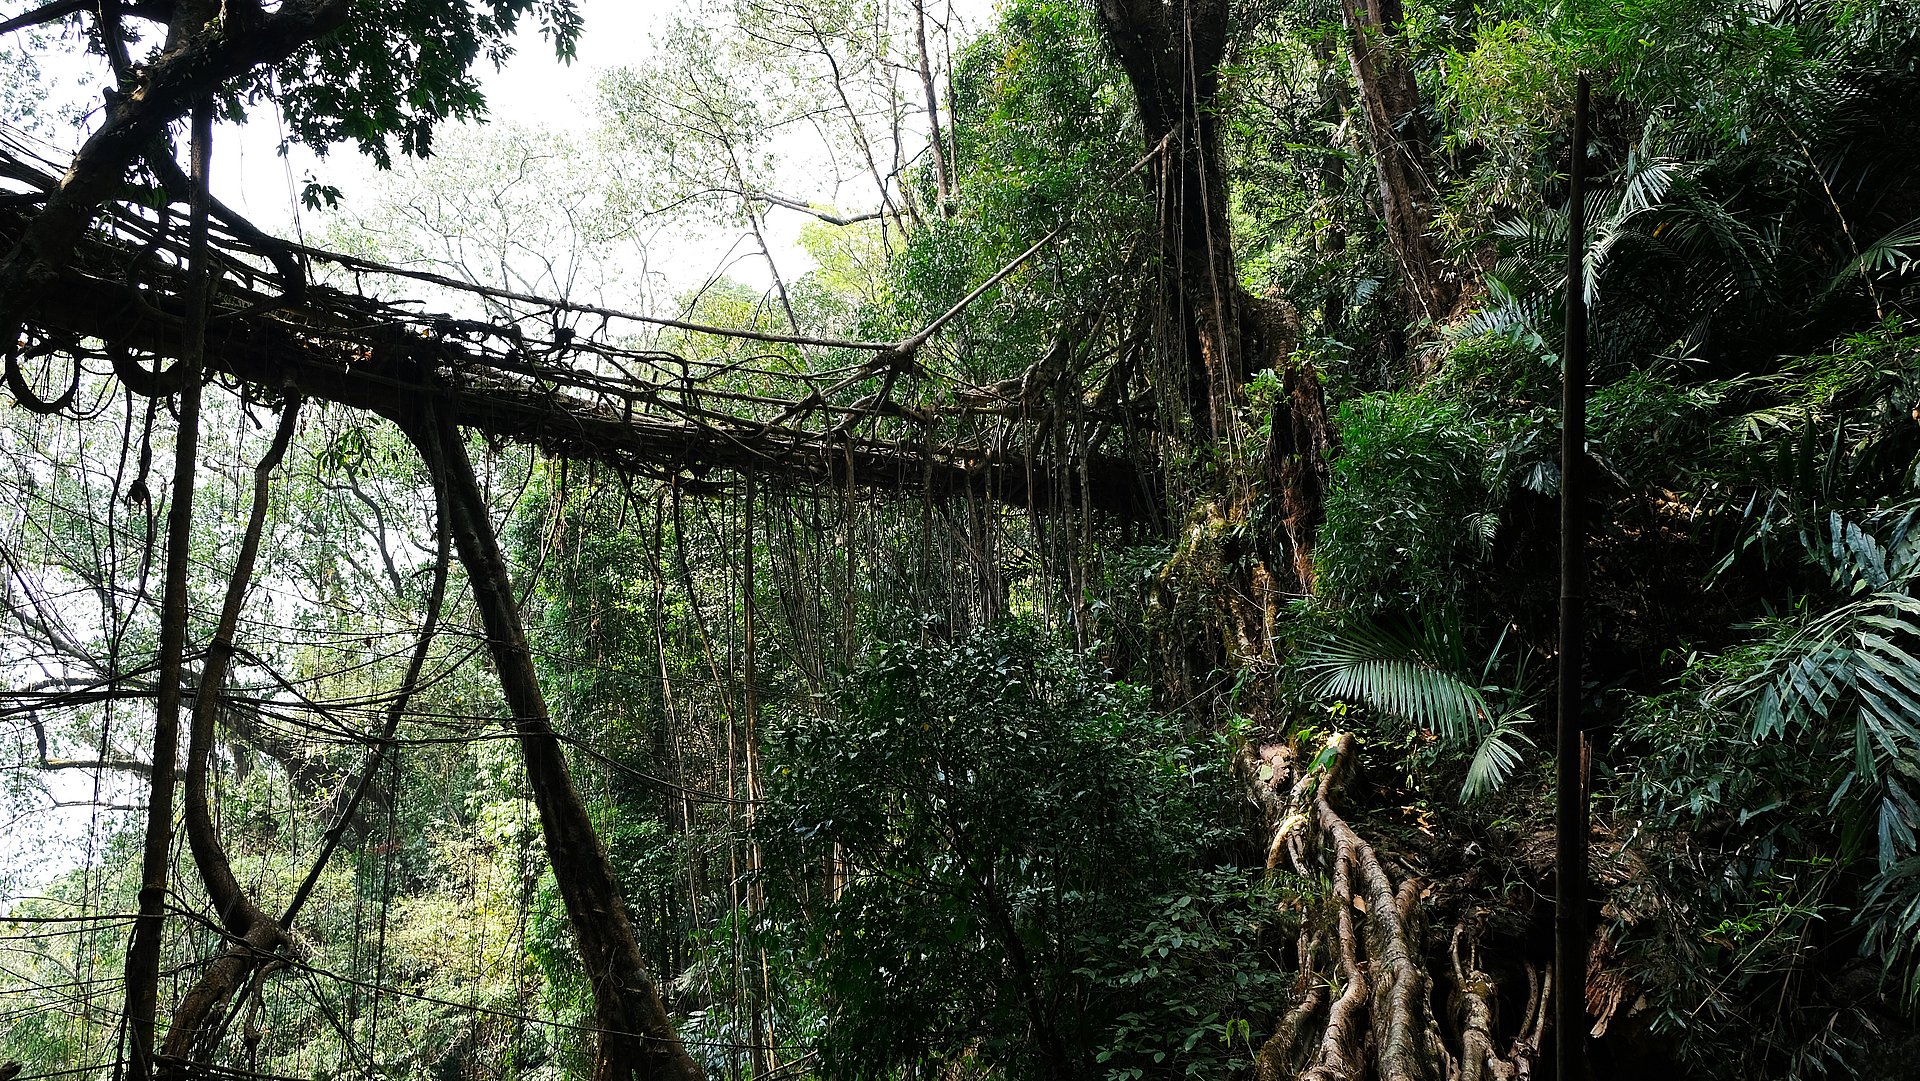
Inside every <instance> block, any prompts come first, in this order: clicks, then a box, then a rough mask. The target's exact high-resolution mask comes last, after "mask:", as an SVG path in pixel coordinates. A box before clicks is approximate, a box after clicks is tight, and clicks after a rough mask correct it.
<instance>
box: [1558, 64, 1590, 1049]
mask: <svg viewBox="0 0 1920 1081" xmlns="http://www.w3.org/2000/svg"><path fill="white" fill-rule="evenodd" d="M1586 173H1587V77H1586V76H1585V75H1581V76H1580V81H1579V88H1578V90H1577V91H1575V101H1574V107H1573V163H1572V165H1571V166H1570V167H1569V168H1568V170H1567V328H1566V341H1565V343H1564V346H1563V348H1562V349H1561V354H1560V361H1561V368H1560V373H1561V385H1560V673H1559V683H1560V686H1559V699H1560V727H1559V731H1558V732H1557V734H1556V735H1557V738H1556V739H1555V741H1554V747H1555V754H1556V755H1557V756H1558V760H1557V762H1556V764H1555V765H1556V768H1555V785H1554V816H1553V826H1554V830H1553V832H1554V861H1553V865H1554V878H1555V881H1556V885H1555V890H1554V915H1553V969H1554V978H1553V989H1554V1007H1553V1026H1554V1056H1553V1057H1554V1065H1555V1071H1554V1073H1555V1076H1556V1077H1557V1078H1558V1079H1559V1081H1586V1058H1587V1056H1586V1044H1587V1009H1586V1007H1587V1001H1586V1000H1587V935H1586V923H1587V920H1586V909H1587V828H1588V827H1587V789H1586V784H1585V780H1586V778H1585V776H1584V773H1585V770H1584V769H1583V768H1582V767H1583V766H1584V765H1585V763H1584V758H1585V755H1584V754H1583V753H1582V752H1583V750H1584V746H1583V744H1584V741H1583V739H1582V738H1581V723H1580V662H1581V656H1580V654H1581V646H1582V644H1583V640H1584V636H1585V618H1584V617H1585V612H1584V611H1583V609H1584V607H1585V601H1586V555H1587V543H1586V541H1587V534H1586V513H1585V511H1586V499H1587V493H1586V487H1587V486H1586V482H1585V481H1584V479H1583V477H1584V475H1585V473H1586V469H1585V466H1584V459H1585V458H1586V453H1587V449H1586V445H1587V280H1586V255H1587V251H1586V248H1587V245H1586V232H1587V230H1586V196H1587V190H1586V189H1587V176H1586Z"/></svg>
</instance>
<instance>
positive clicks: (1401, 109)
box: [1341, 0, 1460, 324]
mask: <svg viewBox="0 0 1920 1081" xmlns="http://www.w3.org/2000/svg"><path fill="white" fill-rule="evenodd" d="M1341 14H1342V19H1343V21H1344V23H1345V25H1346V29H1347V60H1348V62H1349V63H1350V64H1351V65H1352V67H1353V82H1354V86H1355V88H1356V89H1357V90H1358V91H1359V98H1360V102H1359V104H1360V113H1361V119H1362V120H1363V121H1364V122H1365V124H1366V130H1367V137H1368V139H1369V141H1370V142H1371V143H1372V144H1373V167H1374V176H1375V179H1376V180H1377V182H1378V185H1379V193H1380V214H1381V218H1382V219H1383V220H1384V222H1385V223H1386V227H1387V244H1388V246H1389V247H1390V248H1391V249H1392V251H1393V257H1394V261H1395V262H1396V263H1398V264H1399V266H1400V279H1401V284H1402V286H1403V287H1404V288H1405V290H1406V295H1407V306H1408V314H1409V315H1410V316H1411V318H1412V320H1413V321H1414V322H1415V323H1427V324H1434V323H1439V322H1441V321H1444V320H1445V319H1446V318H1447V317H1448V316H1449V315H1450V314H1452V311H1453V307H1454V303H1455V301H1456V300H1458V299H1459V296H1460V285H1459V281H1458V278H1457V276H1456V275H1455V274H1454V272H1453V270H1452V268H1451V267H1449V266H1448V265H1447V262H1446V259H1445V258H1444V257H1443V256H1442V254H1441V252H1440V251H1439V248H1438V246H1437V245H1436V244H1435V243H1434V238H1433V235H1432V228H1433V211H1434V208H1435V206H1436V205H1437V204H1438V203H1439V195H1438V193H1437V192H1436V191H1435V190H1434V185H1433V179H1432V175H1431V173H1432V170H1431V166H1430V162H1429V160H1428V159H1429V154H1428V150H1427V128H1426V124H1425V122H1424V120H1423V118H1422V115H1421V103H1420V87H1419V85H1418V84H1417V83H1416V82H1415V81H1414V77H1413V69H1412V67H1410V66H1409V65H1408V63H1407V58H1406V55H1405V50H1404V40H1403V34H1402V30H1401V24H1402V22H1403V21H1404V17H1403V13H1402V11H1401V4H1400V0H1341Z"/></svg>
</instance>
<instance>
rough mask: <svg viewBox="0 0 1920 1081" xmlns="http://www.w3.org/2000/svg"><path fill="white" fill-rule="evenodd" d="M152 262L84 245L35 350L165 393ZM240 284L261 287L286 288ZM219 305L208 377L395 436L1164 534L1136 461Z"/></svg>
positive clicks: (414, 330)
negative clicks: (1052, 514) (917, 430)
mask: <svg viewBox="0 0 1920 1081" xmlns="http://www.w3.org/2000/svg"><path fill="white" fill-rule="evenodd" d="M23 224H24V223H23V219H22V217H21V215H20V212H19V211H18V210H16V209H6V208H0V245H4V244H6V243H7V242H10V241H11V240H12V239H13V238H14V237H17V236H18V235H19V233H20V231H21V229H22V228H23ZM138 261H139V253H138V252H136V251H135V250H133V249H131V248H130V247H128V246H127V245H126V244H125V243H124V242H110V241H104V240H99V239H90V240H88V241H85V242H83V243H82V244H81V246H80V248H79V251H78V252H77V257H76V259H75V260H74V269H69V270H66V271H63V272H62V274H61V278H60V283H59V287H58V288H54V289H48V290H45V291H44V292H41V293H40V294H39V295H37V296H35V297H33V298H32V302H31V304H30V305H29V306H28V307H27V308H26V309H25V310H24V311H23V312H22V313H21V316H22V318H23V321H24V323H25V325H26V326H27V327H28V328H29V330H30V332H32V333H36V334H39V335H43V336H46V337H48V338H50V339H52V340H55V341H64V342H67V343H70V345H71V347H72V348H73V349H75V350H78V349H79V348H80V343H82V342H84V341H88V340H98V341H103V342H106V343H109V346H110V349H111V350H113V351H118V352H119V353H120V354H121V356H120V357H118V358H116V363H115V368H116V370H117V371H118V372H119V373H120V374H121V375H122V378H123V379H125V380H127V381H128V382H129V383H130V384H133V383H139V382H142V381H146V380H151V381H155V382H153V383H150V385H149V386H148V387H147V388H145V390H143V388H142V387H140V386H135V388H134V389H136V390H143V392H153V391H160V392H164V391H165V387H164V386H163V385H160V384H161V382H163V381H164V376H160V375H158V374H156V373H154V372H153V371H152V370H151V369H150V368H149V367H148V365H147V363H142V362H138V361H133V360H131V359H130V358H129V357H128V356H127V354H129V353H131V352H138V353H143V354H147V355H149V356H150V357H154V358H177V357H180V356H184V355H186V354H187V352H188V348H189V343H188V335H187V333H186V328H185V324H184V322H183V321H182V320H180V319H179V318H177V317H176V316H174V315H171V314H169V313H168V312H167V311H166V310H165V309H166V308H168V307H170V306H171V303H170V300H169V298H168V293H170V292H172V293H174V295H178V294H177V292H176V291H174V290H172V289H167V290H164V291H163V290H154V289H145V288H140V287H136V286H131V285H127V284H123V283H121V282H120V281H118V280H115V279H118V278H121V277H124V276H125V273H126V268H127V267H128V266H129V265H131V264H133V263H136V262H138ZM242 266H243V268H244V269H245V270H247V271H248V272H249V273H250V276H252V277H253V278H254V279H255V280H256V281H259V282H262V283H272V282H274V281H275V280H276V278H275V276H274V275H271V274H265V273H260V272H257V271H253V269H252V268H251V267H244V265H242ZM153 277H155V278H156V280H157V275H155V276H153ZM163 284H167V285H172V284H174V283H171V282H165V283H163ZM219 303H220V308H219V309H218V310H216V311H215V313H214V315H213V317H212V319H211V320H210V322H209V327H208V333H207V340H206V351H205V362H204V363H205V369H206V371H207V372H209V373H211V374H215V375H223V376H226V377H229V378H232V379H236V380H239V381H242V382H245V383H250V384H254V385H256V386H259V387H262V388H265V389H267V390H269V391H271V392H275V393H284V392H292V393H298V394H300V395H303V396H305V397H309V398H314V399H318V400H322V401H330V402H335V403H338V404H341V405H346V406H350V407H353V408H358V409H365V410H367V411H368V412H371V413H375V414H378V415H380V416H383V417H386V418H388V419H389V420H393V421H395V422H396V423H403V422H404V421H405V420H406V414H407V411H408V410H409V409H410V408H412V406H413V405H414V404H416V403H418V402H420V401H423V400H425V399H426V398H427V397H429V396H432V397H434V398H435V399H436V400H437V406H436V408H437V409H438V410H439V411H440V412H441V413H442V414H443V415H445V416H447V417H449V418H451V419H452V420H453V421H454V423H456V424H458V425H460V426H462V427H465V428H470V429H472V430H474V431H476V432H479V433H481V434H483V435H485V436H486V437H487V438H489V439H490V440H494V441H504V442H516V443H524V444H529V445H533V446H537V447H539V448H541V449H543V450H545V451H547V452H548V453H551V454H554V455H557V456H560V457H564V458H568V459H571V460H575V461H591V462H600V463H604V464H606V465H609V466H612V467H614V468H616V469H619V470H622V471H625V472H632V473H640V474H647V475H654V476H662V477H671V476H678V475H683V474H684V475H690V476H694V477H700V476H704V475H706V474H709V473H713V472H722V473H726V472H732V473H745V472H749V471H750V472H753V473H754V474H755V475H756V476H758V477H760V478H762V479H763V481H765V482H767V483H770V484H775V485H786V486H791V487H818V486H832V487H834V488H838V489H844V488H847V487H858V488H864V489H869V490H875V491H894V492H903V493H905V492H911V493H915V494H920V493H925V494H927V495H931V496H934V497H948V496H959V497H977V498H984V499H989V500H995V501H998V502H1001V503H1004V504H1007V505H1009V506H1014V507H1030V508H1040V509H1045V508H1054V507H1069V506H1083V505H1084V506H1087V507H1089V508H1091V509H1093V510H1095V511H1098V512H1101V513H1104V514H1108V515H1111V516H1113V517H1116V518H1119V519H1124V520H1130V521H1137V522H1148V523H1158V522H1160V521H1161V519H1162V517H1163V516H1162V514H1161V511H1160V506H1161V495H1160V492H1159V484H1158V481H1157V479H1155V471H1153V470H1151V469H1146V470H1143V469H1141V468H1140V467H1139V466H1138V465H1136V464H1135V463H1134V462H1132V461H1130V460H1128V459H1126V458H1122V457H1117V456H1111V455H1102V454H1092V455H1088V456H1086V457H1085V458H1084V460H1082V459H1076V460H1074V461H1072V462H1065V461H1056V460H1052V459H1050V458H1047V457H1045V456H1039V455H1030V454H1025V453H1022V452H1021V451H1020V450H1019V449H1018V448H1017V447H1016V448H1014V449H1011V450H1009V449H1002V448H995V447H986V446H976V445H970V444H964V443H956V442H934V441H931V440H928V441H914V440H899V441H896V440H889V439H878V438H870V437H863V436H860V435H857V434H855V431H856V429H857V428H858V427H860V425H859V424H857V423H854V421H856V420H858V419H861V416H862V415H861V414H860V412H859V409H860V403H855V404H853V405H851V406H847V405H842V406H839V407H833V408H835V410H836V411H835V414H834V415H835V416H836V423H834V424H832V425H831V426H821V427H816V428H802V427H793V426H789V425H786V424H783V423H778V422H769V421H766V420H762V419H759V418H757V417H754V416H750V415H729V414H727V413H723V412H719V411H716V410H713V409H703V408H697V407H693V408H690V407H689V405H688V403H689V402H690V401H691V402H698V401H699V400H700V399H701V398H702V396H703V393H705V392H704V391H703V390H702V389H700V388H698V387H692V386H688V387H682V386H677V385H675V384H673V383H653V382H646V381H640V380H633V379H616V378H609V377H606V376H604V375H600V374H597V373H594V372H591V371H589V370H587V369H585V368H582V367H579V366H575V365H570V364H566V363H563V362H562V361H561V359H560V358H559V354H562V353H563V352H564V348H563V347H561V346H559V345H550V346H548V347H547V348H546V349H532V348H521V347H519V346H518V345H516V344H514V343H516V342H517V339H518V332H517V331H514V330H512V329H511V328H500V334H499V338H498V343H496V342H495V341H494V340H491V339H489V340H487V341H486V343H485V344H484V345H483V344H478V343H476V342H473V341H467V340H461V337H460V336H459V335H454V336H448V335H446V334H442V333H439V332H437V331H436V330H435V328H436V327H447V326H466V325H468V324H466V323H463V322H461V321H458V320H450V319H434V318H432V317H422V316H420V315H418V314H417V313H414V312H410V311H406V310H404V309H401V308H398V307H394V306H392V305H388V304H383V303H381V302H378V301H374V300H370V299H367V298H365V297H360V296H355V295H352V294H348V293H343V292H340V291H338V290H333V289H326V288H321V287H308V288H305V289H304V290H302V291H301V292H300V293H299V294H298V296H297V298H287V297H281V296H278V295H276V294H274V293H272V292H260V291H254V290H249V289H243V288H240V287H239V286H238V285H237V283H235V282H232V281H230V282H228V284H227V285H226V286H225V287H224V289H223V290H222V293H221V295H220V300H219ZM483 337H484V336H483ZM502 343H504V344H502ZM9 344H11V343H9ZM496 344H500V347H499V348H495V345H496ZM580 348H582V349H584V348H585V346H584V344H582V345H581V346H580ZM668 359H671V358H668ZM875 374H876V375H878V374H880V369H878V368H876V369H875ZM785 404H788V408H787V409H786V410H784V411H783V412H782V413H781V416H783V417H785V416H788V415H805V414H807V413H810V412H824V411H825V410H826V409H827V408H829V407H831V403H825V402H821V403H818V405H813V404H810V403H809V402H808V400H807V399H805V398H803V399H802V400H800V401H797V402H793V403H785ZM741 412H743V413H745V412H747V410H744V409H743V410H741ZM882 412H886V410H884V409H875V411H874V412H873V413H872V414H870V415H872V416H878V415H879V414H880V413H882ZM894 412H896V413H897V412H898V410H897V407H896V408H895V410H894ZM689 416H692V417H693V418H694V419H688V417H689Z"/></svg>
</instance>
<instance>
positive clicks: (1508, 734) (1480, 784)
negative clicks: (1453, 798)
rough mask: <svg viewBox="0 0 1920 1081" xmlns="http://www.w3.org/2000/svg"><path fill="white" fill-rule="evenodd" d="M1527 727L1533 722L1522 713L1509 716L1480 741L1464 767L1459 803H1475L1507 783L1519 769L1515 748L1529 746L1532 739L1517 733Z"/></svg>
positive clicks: (1517, 752)
mask: <svg viewBox="0 0 1920 1081" xmlns="http://www.w3.org/2000/svg"><path fill="white" fill-rule="evenodd" d="M1531 723H1533V718H1532V717H1530V716H1528V715H1527V714H1525V713H1515V714H1511V715H1509V716H1507V717H1504V718H1502V719H1501V721H1500V723H1499V724H1496V725H1494V726H1493V729H1492V731H1489V732H1488V733H1487V734H1486V735H1485V736H1482V737H1481V738H1480V747H1479V749H1477V750H1475V751H1474V752H1473V762H1472V764H1470V765H1469V766H1468V767H1467V779H1466V782H1465V783H1463V784H1462V785H1461V786H1460V802H1462V803H1465V802H1467V801H1468V800H1471V799H1478V798H1479V797H1481V796H1484V795H1486V794H1488V793H1490V792H1494V791H1497V790H1498V789H1499V788H1500V786H1501V785H1503V784H1506V783H1507V778H1508V777H1511V776H1513V771H1514V770H1515V769H1516V768H1517V767H1518V766H1519V765H1520V749H1519V748H1518V747H1517V746H1515V744H1516V743H1525V744H1526V745H1527V746H1529V747H1531V746H1533V738H1532V737H1531V736H1528V735H1527V734H1526V733H1525V732H1523V731H1521V726H1522V725H1527V724H1531Z"/></svg>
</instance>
